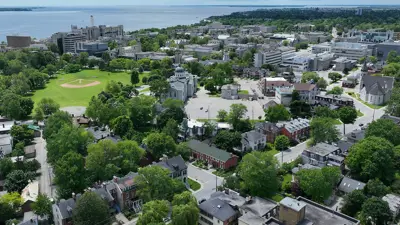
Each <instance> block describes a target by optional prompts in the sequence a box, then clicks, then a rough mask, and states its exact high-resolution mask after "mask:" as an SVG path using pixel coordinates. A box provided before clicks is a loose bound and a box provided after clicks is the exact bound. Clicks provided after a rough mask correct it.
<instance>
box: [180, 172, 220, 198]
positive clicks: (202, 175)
mask: <svg viewBox="0 0 400 225" xmlns="http://www.w3.org/2000/svg"><path fill="white" fill-rule="evenodd" d="M188 176H189V178H190V179H193V180H195V181H197V182H199V183H200V184H201V189H200V190H198V191H196V192H194V193H193V195H194V196H195V197H196V199H197V200H199V201H200V200H202V199H209V198H210V196H211V194H212V193H214V192H215V191H216V186H220V185H222V182H223V178H221V177H217V176H215V175H214V174H212V173H211V172H208V171H206V170H203V169H199V168H197V167H195V166H193V165H191V164H188Z"/></svg>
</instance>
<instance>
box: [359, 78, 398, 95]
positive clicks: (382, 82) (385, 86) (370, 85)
mask: <svg viewBox="0 0 400 225" xmlns="http://www.w3.org/2000/svg"><path fill="white" fill-rule="evenodd" d="M361 79H362V84H363V85H365V91H366V92H367V93H369V94H374V95H376V94H377V93H379V92H382V93H383V94H384V93H387V92H388V91H389V90H391V89H392V88H393V84H394V78H393V77H386V76H382V77H381V76H370V75H364V76H363V77H362V78H361Z"/></svg>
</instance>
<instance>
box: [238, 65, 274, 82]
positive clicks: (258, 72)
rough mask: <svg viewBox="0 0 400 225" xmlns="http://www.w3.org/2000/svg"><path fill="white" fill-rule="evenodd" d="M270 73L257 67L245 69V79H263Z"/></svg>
mask: <svg viewBox="0 0 400 225" xmlns="http://www.w3.org/2000/svg"><path fill="white" fill-rule="evenodd" d="M268 73H269V70H266V69H262V68H257V67H250V68H244V69H243V77H246V78H251V79H261V78H263V77H266V76H267V75H268Z"/></svg>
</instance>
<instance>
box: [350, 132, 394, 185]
mask: <svg viewBox="0 0 400 225" xmlns="http://www.w3.org/2000/svg"><path fill="white" fill-rule="evenodd" d="M349 152H350V153H349V155H348V156H347V157H346V165H347V166H348V167H349V168H350V172H351V173H352V174H353V175H354V176H356V177H359V178H360V179H361V180H363V181H368V180H369V179H375V178H378V179H379V180H381V181H382V182H383V183H385V184H390V183H391V182H392V181H393V177H394V165H393V157H394V153H393V145H392V144H391V143H390V142H389V141H387V140H385V139H383V138H379V137H368V138H365V139H363V140H361V141H359V142H357V143H356V144H355V145H353V146H351V147H350V150H349Z"/></svg>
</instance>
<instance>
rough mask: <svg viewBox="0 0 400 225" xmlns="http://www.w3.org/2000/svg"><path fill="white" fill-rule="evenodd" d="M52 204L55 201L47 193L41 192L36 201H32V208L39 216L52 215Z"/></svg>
mask: <svg viewBox="0 0 400 225" xmlns="http://www.w3.org/2000/svg"><path fill="white" fill-rule="evenodd" d="M52 204H53V203H52V202H51V200H50V198H49V197H48V196H47V195H45V194H42V193H40V194H39V195H38V197H37V199H36V202H34V203H32V210H33V212H34V213H35V214H36V215H38V216H41V217H44V216H50V215H52V213H53V212H52V209H51V206H52Z"/></svg>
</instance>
